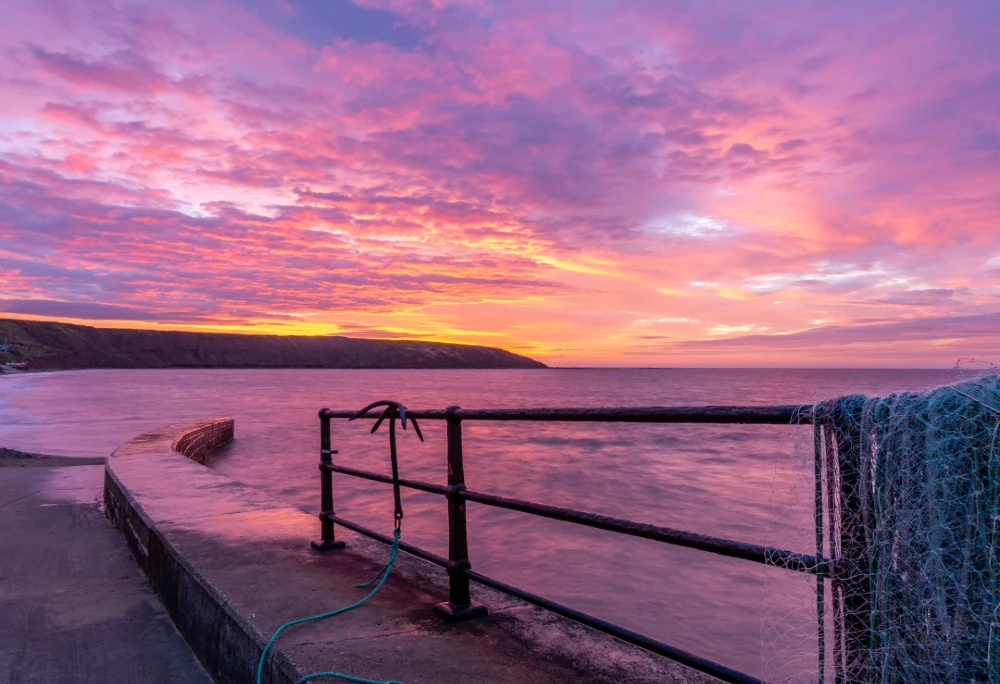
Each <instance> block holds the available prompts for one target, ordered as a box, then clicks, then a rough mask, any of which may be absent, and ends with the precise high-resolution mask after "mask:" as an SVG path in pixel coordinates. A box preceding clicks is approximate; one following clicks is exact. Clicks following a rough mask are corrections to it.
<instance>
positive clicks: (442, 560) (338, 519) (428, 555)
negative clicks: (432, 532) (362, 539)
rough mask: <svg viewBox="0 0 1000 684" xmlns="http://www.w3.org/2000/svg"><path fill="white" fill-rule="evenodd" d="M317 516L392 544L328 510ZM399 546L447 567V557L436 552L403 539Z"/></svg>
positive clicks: (373, 531) (409, 552)
mask: <svg viewBox="0 0 1000 684" xmlns="http://www.w3.org/2000/svg"><path fill="white" fill-rule="evenodd" d="M319 517H320V519H322V520H332V521H333V522H335V523H337V524H338V525H340V526H341V527H346V528H347V529H349V530H354V531H355V532H357V533H358V534H363V535H364V536H366V537H371V538H372V539H374V540H376V541H380V542H382V543H383V544H392V539H391V538H390V537H388V536H386V535H384V534H381V533H379V532H376V531H375V530H373V529H370V528H368V527H365V526H364V525H359V524H358V523H356V522H351V521H350V520H345V519H344V518H341V517H340V516H339V515H334V514H331V513H328V512H323V513H320V516H319ZM399 548H400V550H402V551H406V552H407V553H408V554H410V555H411V556H416V557H417V558H423V559H424V560H425V561H427V562H429V563H433V564H434V565H437V566H438V567H442V568H447V567H448V559H447V558H445V557H443V556H439V555H437V554H436V553H431V552H430V551H425V550H424V549H422V548H420V547H419V546H414V545H413V544H407V543H406V542H404V541H400V542H399Z"/></svg>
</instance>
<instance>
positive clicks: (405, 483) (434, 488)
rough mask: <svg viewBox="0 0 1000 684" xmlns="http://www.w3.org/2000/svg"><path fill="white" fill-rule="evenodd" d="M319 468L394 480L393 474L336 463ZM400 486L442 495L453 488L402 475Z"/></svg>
mask: <svg viewBox="0 0 1000 684" xmlns="http://www.w3.org/2000/svg"><path fill="white" fill-rule="evenodd" d="M319 468H320V470H328V471H330V472H331V473H343V474H344V475H351V476H352V477H359V478H361V479H362V480H372V481H373V482H384V483H386V484H392V482H393V480H392V476H391V475H383V474H382V473H373V472H371V471H370V470H359V469H358V468H348V467H347V466H342V465H337V464H335V463H320V464H319ZM399 486H400V487H409V488H410V489H419V490H420V491H422V492H430V493H431V494H439V495H441V496H448V494H449V493H450V492H451V488H450V487H448V486H447V485H436V484H432V483H430V482H423V481H421V480H408V479H405V478H402V477H401V478H399Z"/></svg>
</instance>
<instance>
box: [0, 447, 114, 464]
mask: <svg viewBox="0 0 1000 684" xmlns="http://www.w3.org/2000/svg"><path fill="white" fill-rule="evenodd" d="M106 461H107V459H106V458H100V457H93V456H53V455H51V454H35V453H31V452H27V451H21V450H19V449H8V448H6V447H0V468H52V467H58V466H83V465H104V463H105V462H106Z"/></svg>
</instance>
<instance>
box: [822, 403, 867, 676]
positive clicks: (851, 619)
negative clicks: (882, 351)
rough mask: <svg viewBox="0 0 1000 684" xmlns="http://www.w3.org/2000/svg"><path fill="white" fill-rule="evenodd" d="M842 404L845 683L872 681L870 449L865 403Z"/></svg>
mask: <svg viewBox="0 0 1000 684" xmlns="http://www.w3.org/2000/svg"><path fill="white" fill-rule="evenodd" d="M851 399H852V401H842V402H838V403H837V405H836V406H835V408H834V411H833V417H832V418H833V424H834V434H835V440H836V444H837V466H838V469H839V475H840V478H839V479H840V482H839V484H840V487H839V490H840V491H839V492H837V494H838V496H839V499H840V540H839V541H840V558H839V559H838V561H839V563H840V567H839V568H838V573H837V575H838V577H837V582H838V583H839V585H840V587H839V589H840V592H841V596H842V600H843V638H844V647H843V658H844V663H843V667H844V670H843V679H841V678H840V677H838V681H844V682H867V681H871V676H872V673H871V667H872V665H873V663H872V661H871V655H872V654H871V636H872V605H871V601H870V597H869V592H870V587H869V578H868V573H869V568H868V563H869V560H868V543H867V538H866V536H867V534H866V533H867V530H868V528H869V524H870V521H869V520H867V516H866V515H865V512H866V505H865V504H866V495H865V491H864V489H863V487H864V484H863V483H864V482H865V480H866V479H869V480H870V478H866V477H865V474H864V472H863V469H864V468H865V467H866V461H865V459H864V457H863V449H864V445H865V440H864V435H863V434H862V429H861V411H862V405H861V400H860V398H858V397H851Z"/></svg>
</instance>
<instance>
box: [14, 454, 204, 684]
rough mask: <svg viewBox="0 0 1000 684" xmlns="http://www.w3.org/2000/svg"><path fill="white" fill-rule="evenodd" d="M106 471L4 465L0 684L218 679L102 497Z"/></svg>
mask: <svg viewBox="0 0 1000 684" xmlns="http://www.w3.org/2000/svg"><path fill="white" fill-rule="evenodd" d="M103 484H104V466H102V465H73V466H64V467H44V466H43V467H23V468H21V467H0V684H28V683H34V682H38V683H42V682H45V683H46V684H48V683H51V682H79V683H84V684H85V683H93V684H101V683H104V682H108V683H119V682H121V683H123V684H124V683H126V682H135V683H136V684H139V683H153V684H159V683H161V682H162V683H163V684H166V683H167V682H180V683H186V682H192V683H195V684H210V682H211V681H212V680H211V679H210V678H209V676H208V675H207V674H206V672H205V670H204V669H202V667H201V665H200V664H199V663H198V661H197V660H196V659H195V657H194V655H193V654H192V652H191V650H190V649H189V648H188V646H187V644H186V643H185V642H184V640H183V639H182V638H181V636H180V634H178V632H177V630H176V628H175V627H174V625H173V623H172V622H171V621H170V618H169V617H168V615H167V613H166V612H165V611H164V609H163V607H162V605H161V604H160V602H159V600H158V599H157V598H156V596H155V595H154V594H153V591H152V590H151V589H150V588H149V585H148V584H147V582H146V578H145V577H144V575H143V574H142V572H141V571H140V569H139V568H138V567H137V566H136V563H135V561H134V560H132V558H131V556H130V555H129V551H128V547H127V546H126V544H125V540H124V539H123V538H122V536H121V534H120V533H119V532H118V531H117V530H115V529H114V528H113V527H112V526H111V524H110V523H109V522H108V520H107V519H106V518H105V516H104V513H103V511H102V509H101V504H100V500H101V497H102V487H103Z"/></svg>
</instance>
